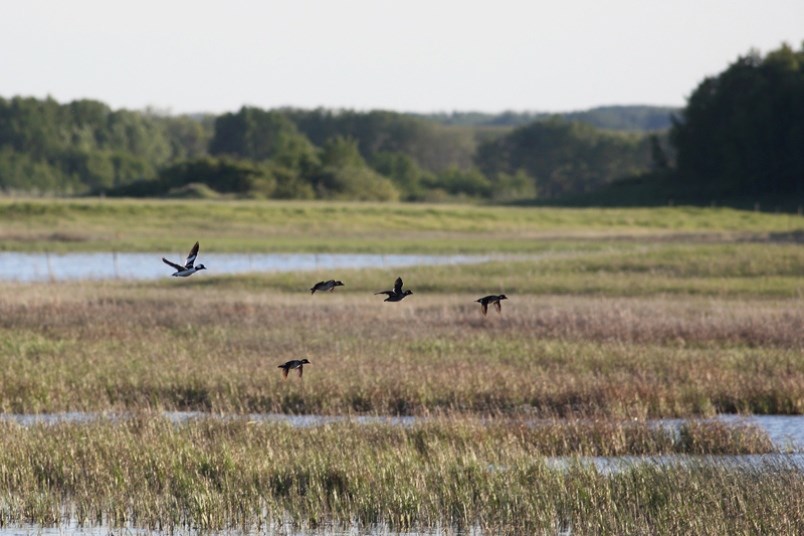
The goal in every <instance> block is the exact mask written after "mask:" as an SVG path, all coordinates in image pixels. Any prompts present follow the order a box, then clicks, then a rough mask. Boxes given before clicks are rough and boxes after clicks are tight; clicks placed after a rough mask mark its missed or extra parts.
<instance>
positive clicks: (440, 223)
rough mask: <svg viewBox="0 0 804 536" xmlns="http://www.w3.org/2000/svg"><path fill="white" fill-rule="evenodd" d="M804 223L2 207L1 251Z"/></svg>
mask: <svg viewBox="0 0 804 536" xmlns="http://www.w3.org/2000/svg"><path fill="white" fill-rule="evenodd" d="M802 232H804V219H802V218H801V217H799V216H795V215H789V214H765V213H759V212H746V211H737V210H731V209H701V208H685V207H678V208H658V209H558V208H538V209H534V208H512V207H491V206H488V207H487V206H467V205H403V204H378V203H326V202H298V201H287V202H264V201H263V202H257V201H159V200H149V201H127V200H110V199H90V200H85V199H82V200H9V199H5V200H0V250H8V251H11V250H13V251H23V250H24V251H163V250H172V249H173V248H176V247H179V246H181V247H183V244H185V243H190V244H192V243H193V242H194V241H195V240H201V242H202V246H203V247H204V249H205V250H206V251H216V252H230V251H233V252H285V251H294V252H302V251H304V252H315V251H319V252H375V253H389V252H398V253H407V252H413V253H452V252H466V253H469V252H471V253H482V252H487V251H494V252H506V253H531V252H540V251H544V250H550V249H553V248H555V247H558V246H560V245H561V244H562V243H566V242H568V241H569V242H580V243H586V244H587V245H589V244H596V243H599V241H600V240H619V241H622V240H624V239H641V240H650V241H656V240H672V239H687V240H696V239H706V238H709V239H719V240H723V239H731V240H735V239H754V240H767V239H780V240H787V239H790V238H791V237H795V236H799V237H800V235H801V233H802Z"/></svg>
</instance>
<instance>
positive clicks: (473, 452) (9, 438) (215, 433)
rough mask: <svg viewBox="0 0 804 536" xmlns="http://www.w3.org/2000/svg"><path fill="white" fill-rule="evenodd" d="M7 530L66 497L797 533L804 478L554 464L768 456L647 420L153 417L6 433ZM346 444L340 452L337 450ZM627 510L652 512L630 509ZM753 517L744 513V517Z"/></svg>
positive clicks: (777, 468) (163, 505)
mask: <svg viewBox="0 0 804 536" xmlns="http://www.w3.org/2000/svg"><path fill="white" fill-rule="evenodd" d="M0 429H1V430H2V434H0V447H2V448H0V468H2V470H0V490H2V491H0V505H2V508H0V523H2V524H5V523H8V522H10V521H15V520H17V519H26V520H29V521H30V522H34V523H40V524H49V523H55V522H57V521H58V520H59V519H60V514H61V511H62V510H61V509H62V504H63V503H62V501H63V498H64V497H70V498H71V499H72V509H73V512H74V513H73V515H74V516H75V517H76V518H77V519H78V520H79V521H81V522H84V523H93V522H96V521H100V520H101V519H102V517H104V516H106V519H108V520H109V522H110V523H112V524H115V525H116V524H123V523H126V522H134V523H136V524H137V525H138V526H143V527H151V528H157V527H161V528H164V529H168V530H169V529H176V528H182V527H195V528H199V529H207V530H210V529H211V530H215V529H223V528H229V527H235V528H243V529H246V530H247V529H249V528H255V527H256V526H259V524H260V523H268V522H270V521H272V520H275V519H277V518H280V517H283V516H287V517H289V518H290V519H292V520H294V521H295V522H297V523H300V524H305V525H308V526H310V525H311V526H313V527H315V526H316V525H318V524H319V523H324V522H336V523H346V524H349V523H352V522H355V521H356V522H358V523H359V524H361V525H362V526H367V525H370V524H374V523H388V524H390V525H391V527H393V528H395V529H401V528H406V527H416V526H424V527H432V526H434V525H436V524H438V523H444V524H447V525H453V526H457V527H468V526H471V525H474V524H480V525H481V526H482V527H483V528H484V529H485V530H492V531H493V532H494V533H495V534H496V533H506V534H508V533H513V534H521V533H534V532H541V531H554V530H556V528H557V527H558V526H559V525H562V524H563V525H565V526H566V525H571V526H572V529H573V533H580V534H586V533H600V532H608V531H612V532H618V533H619V532H624V531H629V530H632V529H633V528H634V527H637V528H639V529H640V530H642V531H645V532H651V533H655V532H662V531H671V532H675V531H676V530H679V529H684V528H687V529H693V528H694V527H695V526H697V525H698V524H700V523H704V522H705V523H706V525H707V527H708V528H710V529H711V530H714V531H715V532H722V533H734V532H735V531H743V530H747V529H749V528H751V529H754V530H756V529H760V530H763V531H764V530H767V531H774V530H782V531H790V530H793V532H794V529H795V527H797V526H799V524H800V523H801V519H802V518H801V515H802V513H804V502H803V501H802V497H804V493H803V492H804V478H802V474H801V473H800V472H798V471H796V470H791V469H792V468H790V467H788V466H787V465H786V464H785V463H784V462H777V463H775V464H772V465H771V466H770V467H769V468H768V469H766V471H765V472H763V473H759V474H757V473H756V472H754V471H751V470H749V469H742V470H740V469H737V470H735V469H733V468H731V469H730V468H729V466H728V465H727V464H724V465H722V466H720V465H718V464H714V465H712V466H707V465H702V466H700V467H698V466H696V465H695V464H694V463H693V466H692V467H671V466H668V467H651V466H644V467H637V468H634V469H631V470H626V471H624V472H622V473H619V474H615V475H611V476H607V475H605V474H600V473H598V472H597V471H596V470H595V469H594V468H591V467H585V466H582V465H580V464H578V465H574V466H571V467H570V468H569V469H567V470H564V469H557V468H551V467H550V466H549V465H548V464H547V461H546V460H545V458H544V455H545V454H611V453H618V452H624V451H628V452H641V453H644V454H649V453H666V452H689V453H703V452H710V451H714V452H722V453H725V452H734V453H743V452H756V451H759V452H766V451H767V449H768V443H767V439H766V438H763V437H762V435H761V434H758V433H757V432H756V431H755V430H753V429H751V428H742V429H728V428H724V427H722V426H721V425H717V424H716V423H709V424H706V423H698V424H692V425H690V426H688V427H686V428H685V429H683V430H682V432H681V434H680V435H679V436H674V435H673V434H670V433H669V432H667V431H664V430H661V429H655V428H651V427H648V426H646V425H645V424H644V423H642V424H640V423H632V424H626V425H623V424H616V423H611V422H592V421H590V422H569V423H567V422H558V421H557V422H552V423H545V424H544V425H542V426H540V427H537V428H532V427H529V426H525V425H523V424H522V423H516V422H496V423H491V424H484V423H480V422H478V421H475V420H471V419H459V420H436V421H433V422H430V423H424V424H419V425H415V426H412V427H400V426H390V427H389V426H386V425H355V424H351V423H339V424H331V425H326V426H317V427H312V428H301V429H294V428H290V427H288V426H286V425H279V424H264V423H263V424H260V423H256V424H254V423H249V422H247V421H246V420H242V421H234V422H229V423H222V422H220V421H216V420H211V419H210V420H201V421H197V422H190V423H188V424H185V425H182V426H178V427H177V426H174V425H172V424H171V423H169V422H167V421H164V420H161V419H159V418H155V417H153V416H149V415H140V416H139V417H135V418H133V419H131V420H125V421H122V422H117V423H115V422H103V421H101V422H96V423H89V424H83V425H75V424H69V425H57V426H34V427H32V428H21V427H19V426H16V425H13V424H0ZM331 445H338V448H337V449H332V448H331ZM624 504H631V505H634V506H636V505H639V507H638V508H622V505H624ZM738 513H739V515H735V514H738Z"/></svg>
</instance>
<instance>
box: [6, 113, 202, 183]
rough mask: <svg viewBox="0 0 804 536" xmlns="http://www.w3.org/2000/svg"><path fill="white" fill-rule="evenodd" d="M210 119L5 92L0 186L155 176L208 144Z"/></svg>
mask: <svg viewBox="0 0 804 536" xmlns="http://www.w3.org/2000/svg"><path fill="white" fill-rule="evenodd" d="M208 138H209V126H208V125H206V124H205V123H203V122H201V121H196V120H194V119H191V118H188V117H178V118H165V117H159V116H156V115H151V114H149V113H139V112H131V111H127V110H118V111H113V110H111V109H110V108H109V107H108V106H106V105H105V104H103V103H101V102H97V101H92V100H78V101H73V102H70V103H67V104H63V105H62V104H59V103H57V102H56V101H55V100H53V99H51V98H48V99H45V100H37V99H34V98H22V97H15V98H13V99H10V100H5V99H3V98H0V187H2V188H3V189H4V190H15V191H29V192H31V191H38V192H42V193H86V192H87V191H90V190H99V189H103V188H108V187H117V186H121V185H125V184H128V183H130V182H133V181H136V180H141V179H152V178H154V177H155V176H156V173H157V170H158V169H159V168H161V167H163V166H165V165H169V164H170V163H172V162H175V161H177V160H179V159H182V158H185V157H188V156H192V155H198V154H200V152H204V151H205V150H206V143H207V140H208Z"/></svg>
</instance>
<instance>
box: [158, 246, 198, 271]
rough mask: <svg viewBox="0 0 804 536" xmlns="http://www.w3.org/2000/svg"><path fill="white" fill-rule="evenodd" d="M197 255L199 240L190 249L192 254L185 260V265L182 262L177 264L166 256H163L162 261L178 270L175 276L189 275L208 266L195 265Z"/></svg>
mask: <svg viewBox="0 0 804 536" xmlns="http://www.w3.org/2000/svg"><path fill="white" fill-rule="evenodd" d="M197 256H198V242H196V243H195V245H194V246H193V249H191V250H190V254H189V255H187V260H186V261H184V266H182V265H181V264H176V263H175V262H171V261H169V260H167V259H166V258H164V257H162V262H164V263H165V264H167V265H168V266H172V267H173V268H175V269H176V272H175V273H174V274H173V277H189V276H191V275H193V274H194V273H196V272H198V271H199V270H206V269H207V267H206V266H204V265H203V264H199V265H198V266H194V264H195V258H196V257H197Z"/></svg>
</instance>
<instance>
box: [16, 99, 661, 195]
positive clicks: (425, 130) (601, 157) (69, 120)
mask: <svg viewBox="0 0 804 536" xmlns="http://www.w3.org/2000/svg"><path fill="white" fill-rule="evenodd" d="M642 138H643V137H640V136H639V135H633V134H632V135H628V134H622V133H616V132H608V131H603V130H599V129H595V128H592V127H589V126H583V125H580V124H575V123H571V122H568V121H562V120H561V119H559V118H557V117H552V118H547V119H539V120H537V121H533V122H531V123H530V124H527V125H523V126H519V127H510V126H499V125H491V126H489V125H466V124H446V123H445V122H443V121H438V120H435V119H432V118H426V117H420V116H416V115H413V114H403V113H395V112H387V111H370V112H357V111H349V110H325V109H317V110H298V109H277V110H264V109H260V108H255V107H243V108H241V109H240V110H238V111H236V112H232V113H225V114H221V115H219V116H175V117H174V116H165V115H160V114H157V113H153V112H149V111H146V112H136V111H128V110H112V109H111V108H109V107H108V106H107V105H105V104H104V103H101V102H97V101H93V100H79V101H74V102H70V103H66V104H60V103H58V102H56V101H55V100H53V99H51V98H48V99H42V100H40V99H34V98H22V97H15V98H12V99H3V98H0V188H1V189H2V190H4V191H6V192H33V193H47V194H57V195H83V194H106V195H126V196H171V195H173V196H215V195H221V194H225V195H236V196H249V197H265V198H283V199H284V198H303V199H312V198H322V199H375V200H395V199H403V200H434V201H438V200H447V199H453V198H482V199H517V198H529V197H534V196H537V195H542V196H553V195H556V194H559V193H561V192H564V191H573V189H575V188H579V189H580V190H579V191H586V190H588V189H590V188H593V187H594V185H595V184H599V183H600V182H601V181H603V182H605V181H608V180H611V179H612V178H616V177H617V176H622V175H626V174H628V173H631V172H633V170H634V169H645V168H647V167H648V166H649V164H650V163H649V154H648V152H646V149H645V142H644V140H643V139H642ZM533 143H536V144H537V145H535V146H534V145H533ZM498 149H502V150H504V151H505V154H507V155H509V158H502V157H501V156H500V154H495V151H497V150H498ZM529 153H539V154H542V155H543V156H542V158H541V159H535V160H534V159H533V158H531V156H530V155H529ZM601 162H603V164H604V165H603V166H602V167H601V165H600V164H601ZM540 192H541V194H540Z"/></svg>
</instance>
